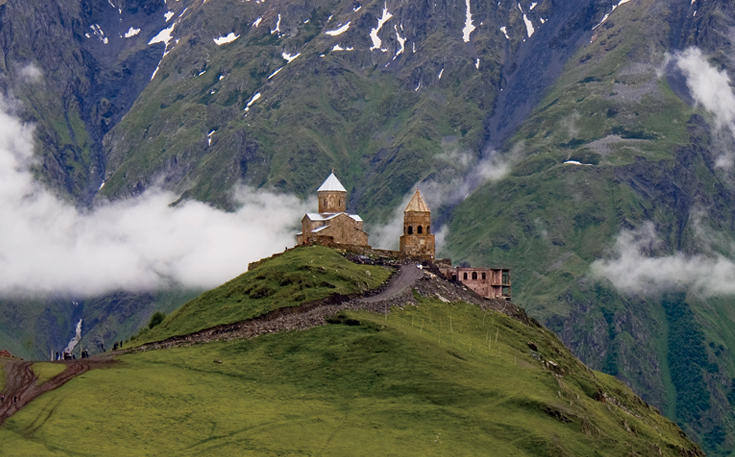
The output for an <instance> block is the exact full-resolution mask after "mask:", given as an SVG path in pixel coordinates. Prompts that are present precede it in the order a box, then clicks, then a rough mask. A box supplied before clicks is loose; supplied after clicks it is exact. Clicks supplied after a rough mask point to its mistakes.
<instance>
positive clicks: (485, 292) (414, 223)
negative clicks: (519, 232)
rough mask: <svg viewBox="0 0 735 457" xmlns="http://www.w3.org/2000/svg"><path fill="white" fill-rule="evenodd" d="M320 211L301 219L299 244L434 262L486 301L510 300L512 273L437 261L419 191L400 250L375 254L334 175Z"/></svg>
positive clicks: (406, 215) (322, 193)
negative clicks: (453, 265)
mask: <svg viewBox="0 0 735 457" xmlns="http://www.w3.org/2000/svg"><path fill="white" fill-rule="evenodd" d="M316 194H317V198H318V200H319V208H318V212H316V213H307V214H305V215H304V218H303V219H302V220H301V232H299V233H297V234H296V244H297V245H301V244H323V245H327V246H332V245H336V246H337V247H340V248H343V249H345V250H348V251H352V252H354V253H357V254H370V253H372V254H377V255H380V256H386V257H395V258H401V259H410V260H418V261H422V262H423V263H424V264H428V263H429V262H431V263H432V264H434V265H435V266H436V267H437V268H438V269H439V271H440V272H441V275H443V276H444V277H445V278H446V279H448V280H450V281H457V282H460V283H462V284H463V285H465V286H467V287H469V288H470V289H472V290H474V291H475V292H476V293H477V294H479V295H481V296H483V297H485V298H506V299H510V270H509V269H507V268H478V267H452V262H451V260H450V259H439V260H437V259H435V258H434V254H435V252H436V243H435V238H434V234H433V233H431V210H429V207H428V205H427V204H426V202H425V201H424V199H423V197H422V196H421V192H419V190H418V189H416V192H415V193H414V194H413V197H412V198H411V201H410V202H408V205H407V206H406V209H405V210H403V234H402V235H401V237H400V248H399V250H398V251H386V250H380V249H372V248H371V247H370V245H369V244H368V234H367V233H366V232H365V231H364V230H363V229H362V224H363V221H362V218H361V217H360V216H358V215H357V214H349V213H348V212H347V190H346V189H345V188H344V186H343V185H342V183H340V182H339V180H338V179H337V177H336V176H335V175H334V173H331V174H330V175H329V177H328V178H327V179H326V181H324V183H323V184H322V185H321V187H319V189H317V191H316Z"/></svg>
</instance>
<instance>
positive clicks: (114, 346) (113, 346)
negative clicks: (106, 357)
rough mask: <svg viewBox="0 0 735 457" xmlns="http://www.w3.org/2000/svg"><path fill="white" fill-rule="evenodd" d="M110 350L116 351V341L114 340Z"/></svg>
mask: <svg viewBox="0 0 735 457" xmlns="http://www.w3.org/2000/svg"><path fill="white" fill-rule="evenodd" d="M112 350H113V351H117V341H115V344H113V345H112Z"/></svg>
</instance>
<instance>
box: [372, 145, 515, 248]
mask: <svg viewBox="0 0 735 457" xmlns="http://www.w3.org/2000/svg"><path fill="white" fill-rule="evenodd" d="M522 148H523V144H522V143H521V144H519V145H517V146H516V147H515V148H513V149H512V150H511V151H510V152H509V153H508V154H507V155H505V156H502V155H501V154H500V153H498V152H497V151H490V152H489V153H488V154H487V155H486V157H485V158H483V159H480V160H478V158H477V156H476V155H474V154H472V153H470V152H461V151H459V150H457V149H451V150H447V151H445V152H443V153H442V154H439V155H437V156H436V158H435V160H436V161H437V162H438V163H437V166H436V169H437V173H436V175H435V176H434V177H433V178H432V179H430V180H427V181H423V182H421V183H417V184H416V186H414V187H413V188H412V189H411V191H410V192H409V193H408V194H406V195H405V196H404V197H403V200H402V201H401V203H400V204H399V205H398V206H397V207H396V208H395V209H394V210H393V213H392V215H391V217H390V218H389V220H388V222H387V223H386V224H385V225H380V226H372V227H370V244H371V245H373V246H375V247H380V248H384V249H397V248H398V240H399V237H400V236H401V233H402V230H403V210H404V209H405V208H406V205H408V202H409V201H410V200H411V197H412V196H413V194H414V192H415V190H416V187H418V188H419V190H420V191H421V195H422V196H423V197H424V200H425V201H426V204H427V205H429V208H430V209H431V210H432V218H434V217H435V216H436V214H437V210H438V209H439V208H441V207H443V206H445V205H454V204H457V203H459V202H460V201H462V200H464V199H465V198H467V197H468V196H469V195H470V194H471V193H472V192H474V190H475V189H477V187H479V186H480V185H482V184H483V183H485V182H487V181H499V180H501V179H503V178H504V177H506V176H507V175H508V173H509V172H510V165H511V163H512V161H513V160H514V158H515V157H517V155H518V154H519V152H520V150H521V149H522ZM432 231H433V232H434V234H435V235H436V247H437V250H439V249H441V248H442V246H444V239H445V238H446V235H447V234H448V229H447V228H446V227H437V226H435V225H434V224H433V223H432Z"/></svg>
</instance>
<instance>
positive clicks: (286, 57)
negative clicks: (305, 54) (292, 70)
mask: <svg viewBox="0 0 735 457" xmlns="http://www.w3.org/2000/svg"><path fill="white" fill-rule="evenodd" d="M300 55H301V53H300V52H299V53H296V54H293V55H291V54H289V53H287V52H283V53H281V57H283V58H284V59H285V60H286V62H288V63H291V61H292V60H294V59H295V58H297V57H298V56H300Z"/></svg>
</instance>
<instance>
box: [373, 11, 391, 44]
mask: <svg viewBox="0 0 735 457" xmlns="http://www.w3.org/2000/svg"><path fill="white" fill-rule="evenodd" d="M392 17H393V15H392V14H391V13H390V12H389V11H388V4H387V3H384V4H383V15H382V16H381V17H379V18H378V26H377V27H375V28H374V29H372V30H371V31H370V39H371V40H372V41H373V45H372V46H371V47H370V50H371V51H374V50H375V49H380V50H381V51H383V52H388V50H387V49H383V48H382V46H383V42H382V41H381V39H380V37H378V32H380V29H381V28H382V27H383V24H385V23H386V22H388V21H389V20H390V18H392Z"/></svg>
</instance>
